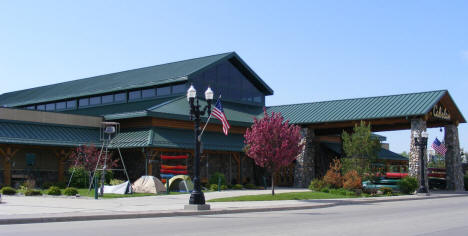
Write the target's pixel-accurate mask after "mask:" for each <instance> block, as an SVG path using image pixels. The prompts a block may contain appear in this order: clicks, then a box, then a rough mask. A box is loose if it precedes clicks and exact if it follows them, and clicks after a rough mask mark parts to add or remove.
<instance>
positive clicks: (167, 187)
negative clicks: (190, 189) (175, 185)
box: [166, 178, 170, 194]
mask: <svg viewBox="0 0 468 236" xmlns="http://www.w3.org/2000/svg"><path fill="white" fill-rule="evenodd" d="M169 193H170V192H169V179H168V178H166V194H169Z"/></svg>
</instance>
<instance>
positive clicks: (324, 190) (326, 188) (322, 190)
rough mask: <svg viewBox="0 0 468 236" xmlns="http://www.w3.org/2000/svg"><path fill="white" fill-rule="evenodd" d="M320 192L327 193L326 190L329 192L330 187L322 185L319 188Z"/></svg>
mask: <svg viewBox="0 0 468 236" xmlns="http://www.w3.org/2000/svg"><path fill="white" fill-rule="evenodd" d="M320 192H324V193H328V192H330V189H329V188H328V187H324V188H322V189H320Z"/></svg>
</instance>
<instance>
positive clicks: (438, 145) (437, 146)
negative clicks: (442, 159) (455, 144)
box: [432, 138, 447, 156]
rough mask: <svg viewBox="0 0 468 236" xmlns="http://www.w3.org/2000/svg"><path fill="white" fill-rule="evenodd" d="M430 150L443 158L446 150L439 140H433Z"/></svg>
mask: <svg viewBox="0 0 468 236" xmlns="http://www.w3.org/2000/svg"><path fill="white" fill-rule="evenodd" d="M432 148H433V149H434V151H436V153H439V154H440V155H442V156H445V152H447V148H446V147H445V145H444V144H443V143H441V142H440V141H439V139H437V138H436V139H435V140H434V142H433V143H432Z"/></svg>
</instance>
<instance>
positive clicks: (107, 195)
mask: <svg viewBox="0 0 468 236" xmlns="http://www.w3.org/2000/svg"><path fill="white" fill-rule="evenodd" d="M77 190H78V194H80V196H83V197H92V198H94V189H91V191H89V192H88V189H87V188H78V189H77ZM46 192H47V190H43V191H42V194H44V195H45V194H47V193H46ZM62 194H63V189H62ZM169 194H170V195H178V194H187V193H179V192H170V193H169ZM163 195H166V194H165V193H163V194H152V193H132V194H114V193H105V194H104V196H103V198H126V197H144V196H163ZM99 198H101V197H99Z"/></svg>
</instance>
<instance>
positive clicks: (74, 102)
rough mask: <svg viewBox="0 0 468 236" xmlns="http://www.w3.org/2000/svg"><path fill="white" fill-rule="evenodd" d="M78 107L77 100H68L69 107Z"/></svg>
mask: <svg viewBox="0 0 468 236" xmlns="http://www.w3.org/2000/svg"><path fill="white" fill-rule="evenodd" d="M75 107H76V100H71V101H67V109H74V108H75Z"/></svg>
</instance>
